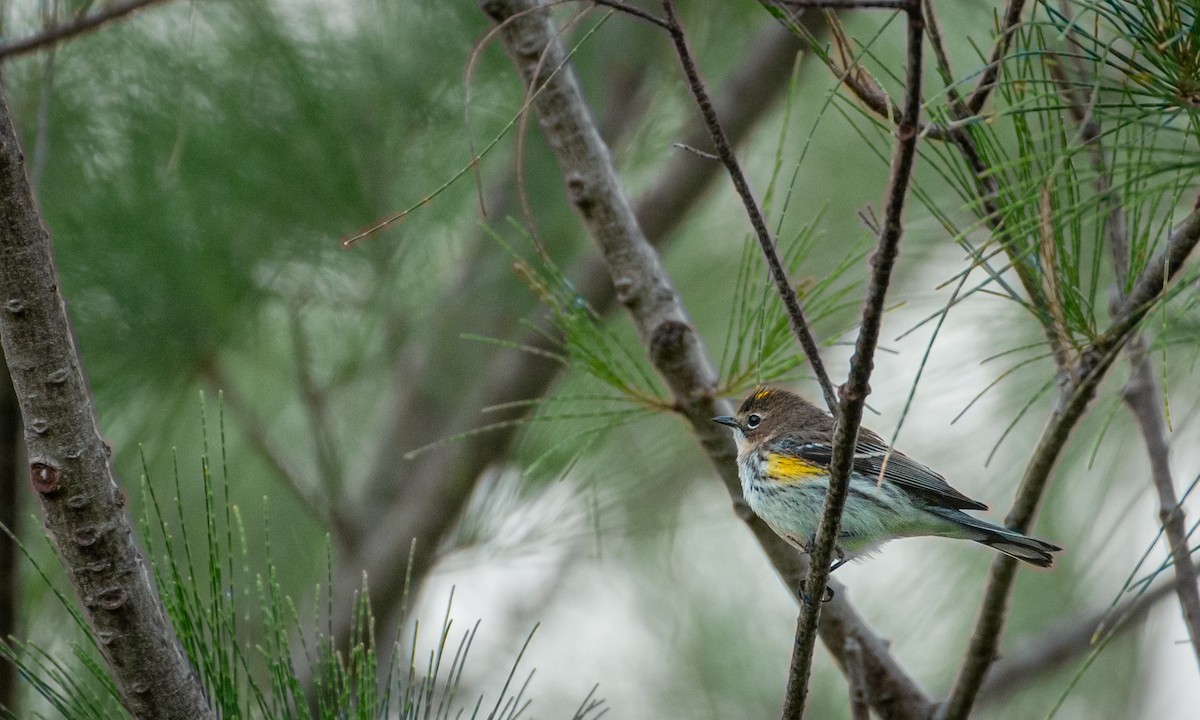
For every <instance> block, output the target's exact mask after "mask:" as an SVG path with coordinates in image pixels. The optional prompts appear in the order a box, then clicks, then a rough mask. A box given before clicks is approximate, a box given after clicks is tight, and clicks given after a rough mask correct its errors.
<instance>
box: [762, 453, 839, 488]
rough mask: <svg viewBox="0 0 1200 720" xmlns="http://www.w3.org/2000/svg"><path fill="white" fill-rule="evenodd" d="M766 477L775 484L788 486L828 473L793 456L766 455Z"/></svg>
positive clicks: (818, 466)
mask: <svg viewBox="0 0 1200 720" xmlns="http://www.w3.org/2000/svg"><path fill="white" fill-rule="evenodd" d="M766 472H767V477H769V478H771V479H772V480H774V481H775V482H778V483H783V484H785V485H786V484H789V483H801V482H807V481H809V480H813V479H816V478H819V477H825V476H827V475H828V471H826V469H825V468H823V467H821V466H820V465H816V464H814V463H810V462H809V461H807V460H803V459H801V458H798V457H796V456H794V455H780V454H778V453H767V467H766Z"/></svg>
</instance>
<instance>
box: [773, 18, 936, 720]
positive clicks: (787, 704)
mask: <svg viewBox="0 0 1200 720" xmlns="http://www.w3.org/2000/svg"><path fill="white" fill-rule="evenodd" d="M921 10H922V8H921V3H920V2H919V0H912V2H910V3H908V6H907V7H906V8H905V15H906V18H907V24H906V29H907V41H906V57H905V79H904V83H905V85H904V107H903V112H902V115H901V117H900V122H899V124H898V125H897V127H896V147H895V150H894V151H893V154H892V166H891V170H890V172H889V174H888V190H887V200H886V204H885V206H884V218H883V226H882V228H881V231H880V235H879V241H878V244H877V246H876V249H875V253H874V255H873V256H872V258H871V266H872V267H871V277H870V279H869V281H868V285H867V295H866V298H865V300H864V302H863V310H862V320H861V321H860V323H859V326H860V330H859V333H858V340H857V341H856V342H855V346H854V355H853V356H852V357H851V358H850V376H849V378H848V379H847V382H846V384H845V385H843V386H842V388H841V389H840V394H841V406H840V412H839V413H837V418H838V423H837V429H836V431H835V432H834V439H833V457H832V459H831V460H830V464H829V489H828V490H827V491H826V493H825V507H824V509H823V510H822V513H821V522H820V524H819V525H818V526H817V534H816V539H815V542H814V543H813V544H812V546H811V547H809V549H808V551H809V558H810V561H811V565H810V567H809V572H808V582H807V585H806V588H807V595H808V597H810V598H818V599H819V598H821V597H822V596H824V594H825V585H826V583H827V582H828V581H829V569H830V563H831V562H832V560H833V551H834V546H835V545H836V543H837V537H838V528H839V526H840V524H841V517H842V510H843V508H844V507H845V504H846V496H847V494H848V491H849V487H850V471H851V466H852V464H853V461H854V446H855V443H856V442H857V439H858V428H859V425H860V424H861V423H862V413H863V406H864V405H865V404H866V399H867V394H868V393H869V392H870V387H869V385H868V382H869V380H870V378H871V371H872V370H873V369H874V357H875V347H876V344H877V343H878V341H879V329H880V326H881V325H882V323H883V312H884V301H885V299H886V295H887V289H888V284H889V282H890V280H891V275H892V269H893V267H894V266H895V262H896V257H897V255H898V254H899V251H900V236H901V234H902V233H903V230H904V226H903V213H904V202H905V199H906V198H907V197H908V187H909V183H910V181H911V179H912V172H913V164H914V162H915V160H916V156H917V139H918V137H919V134H918V132H917V124H918V122H919V121H920V113H921V72H922V67H921V66H922V62H921V61H922V54H923V51H924V43H923V40H924V34H925V21H924V15H923V14H922V11H921ZM820 605H821V603H820V602H819V600H817V601H814V602H813V603H811V604H810V605H806V606H805V607H804V608H803V609H801V611H800V620H799V622H798V624H797V628H796V644H795V648H794V649H793V650H792V669H791V673H790V676H789V678H788V687H787V696H786V699H785V701H784V711H783V716H784V717H785V718H795V719H796V720H799V718H800V717H801V715H802V714H803V712H804V704H805V700H806V697H807V694H808V680H809V675H810V673H811V670H812V654H813V649H814V646H815V632H814V630H815V629H816V624H817V616H818V615H819V614H820V611H821V608H820Z"/></svg>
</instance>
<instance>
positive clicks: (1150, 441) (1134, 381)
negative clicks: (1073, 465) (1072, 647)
mask: <svg viewBox="0 0 1200 720" xmlns="http://www.w3.org/2000/svg"><path fill="white" fill-rule="evenodd" d="M1126 352H1127V353H1128V355H1129V365H1130V375H1129V380H1128V381H1127V382H1126V383H1125V387H1124V388H1123V389H1122V390H1121V399H1122V400H1124V401H1125V404H1126V405H1127V406H1128V407H1129V411H1130V412H1131V413H1133V416H1134V418H1135V419H1136V420H1137V423H1138V427H1139V428H1140V429H1141V431H1142V439H1143V440H1144V441H1145V443H1146V454H1147V456H1149V458H1150V477H1151V480H1152V481H1153V483H1154V489H1155V490H1156V491H1157V492H1158V519H1159V522H1161V523H1162V526H1163V530H1164V534H1165V535H1166V537H1167V544H1168V548H1169V549H1170V552H1171V557H1172V559H1174V560H1175V593H1176V595H1178V596H1179V607H1180V609H1181V610H1182V611H1183V622H1184V624H1185V625H1186V626H1187V630H1188V638H1189V639H1190V640H1191V642H1192V652H1193V653H1194V654H1195V656H1196V661H1197V663H1200V588H1197V586H1196V566H1195V564H1193V562H1192V554H1191V549H1190V548H1189V547H1188V533H1187V520H1186V516H1185V513H1184V511H1183V506H1182V505H1180V503H1179V497H1178V495H1177V494H1176V493H1175V481H1174V479H1173V478H1172V476H1171V463H1170V459H1169V458H1170V446H1169V445H1168V444H1167V426H1166V421H1165V420H1164V419H1163V411H1162V407H1161V405H1160V401H1159V397H1160V396H1159V392H1158V383H1157V382H1155V380H1154V369H1153V367H1152V366H1151V363H1150V358H1149V355H1148V354H1147V352H1146V340H1145V338H1144V337H1143V336H1142V334H1141V333H1134V334H1133V336H1132V337H1131V338H1130V340H1129V345H1128V348H1127V351H1126Z"/></svg>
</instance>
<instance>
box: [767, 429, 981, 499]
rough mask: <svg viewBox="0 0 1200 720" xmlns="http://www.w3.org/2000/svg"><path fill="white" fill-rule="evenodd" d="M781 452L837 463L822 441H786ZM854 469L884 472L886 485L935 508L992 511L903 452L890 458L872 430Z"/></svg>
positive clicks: (862, 437) (861, 441)
mask: <svg viewBox="0 0 1200 720" xmlns="http://www.w3.org/2000/svg"><path fill="white" fill-rule="evenodd" d="M780 449H781V450H784V451H785V452H788V453H793V454H795V455H796V456H798V457H800V458H802V459H804V460H806V461H808V462H810V463H814V464H817V465H821V466H824V467H829V463H830V461H831V460H832V459H833V447H832V446H831V445H830V444H829V443H827V442H822V441H809V442H798V441H791V440H786V441H784V443H783V446H782V447H781V448H780ZM885 457H886V458H887V462H886V464H885V462H884V458H885ZM853 467H854V470H855V471H857V472H859V473H860V474H862V475H865V476H867V477H870V478H878V477H879V476H880V474H881V472H882V475H883V481H884V482H891V483H895V484H896V485H899V486H900V487H902V488H904V489H905V490H908V491H909V492H911V493H913V494H915V495H918V496H920V497H921V498H923V499H924V500H925V501H926V502H929V503H931V504H933V505H938V506H940V507H948V508H954V509H956V510H987V509H988V507H987V505H984V504H983V503H981V502H979V501H978V500H972V499H971V498H969V497H967V496H966V495H963V494H962V493H960V492H959V491H957V490H955V489H954V488H952V487H950V483H948V482H946V479H945V478H943V477H942V476H941V475H938V474H937V473H936V472H934V471H933V470H930V469H929V468H927V467H925V466H924V465H922V464H921V463H919V462H917V461H916V460H913V459H912V458H910V457H908V456H907V455H905V454H904V453H902V452H900V451H899V450H892V451H891V453H890V454H889V453H888V447H887V443H885V442H883V440H882V439H880V438H879V437H878V436H877V435H875V434H874V433H872V432H870V431H868V430H863V431H862V432H860V433H859V438H858V444H857V445H856V446H855V448H854V466H853Z"/></svg>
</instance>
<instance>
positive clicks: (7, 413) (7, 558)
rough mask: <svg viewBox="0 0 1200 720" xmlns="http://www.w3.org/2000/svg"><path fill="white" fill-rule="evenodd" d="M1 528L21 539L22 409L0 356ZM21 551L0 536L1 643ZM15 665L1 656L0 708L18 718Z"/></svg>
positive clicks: (17, 608) (8, 627)
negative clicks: (19, 487) (20, 468)
mask: <svg viewBox="0 0 1200 720" xmlns="http://www.w3.org/2000/svg"><path fill="white" fill-rule="evenodd" d="M0 364H2V367H0V527H4V528H8V532H9V533H12V535H13V536H14V537H20V518H21V498H20V495H19V494H18V493H19V491H18V490H17V487H18V485H19V484H20V475H21V472H20V470H19V469H18V463H20V462H21V460H22V458H21V452H22V448H21V407H20V405H18V404H17V395H16V393H15V392H14V391H13V386H12V378H11V377H10V375H9V370H8V364H7V363H6V362H4V358H3V353H0ZM20 558H21V554H20V549H19V548H18V547H17V543H16V542H14V541H13V540H12V538H10V537H9V535H8V533H0V644H4V643H6V642H8V638H10V637H13V636H15V635H16V633H17V621H18V619H19V618H20V612H21V565H20ZM18 696H19V694H18V692H17V666H16V664H14V663H13V662H11V661H10V660H9V659H8V658H5V657H0V709H4V710H7V711H8V712H10V713H12V715H13V717H17V716H18V715H19V714H20V713H19V712H18V707H17V698H18Z"/></svg>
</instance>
